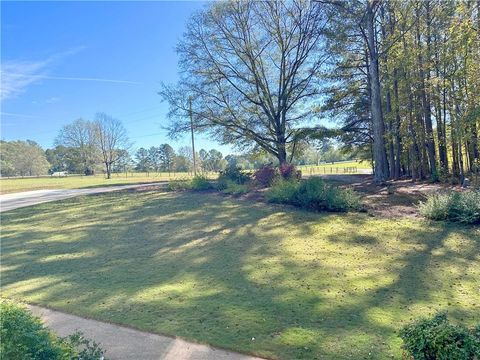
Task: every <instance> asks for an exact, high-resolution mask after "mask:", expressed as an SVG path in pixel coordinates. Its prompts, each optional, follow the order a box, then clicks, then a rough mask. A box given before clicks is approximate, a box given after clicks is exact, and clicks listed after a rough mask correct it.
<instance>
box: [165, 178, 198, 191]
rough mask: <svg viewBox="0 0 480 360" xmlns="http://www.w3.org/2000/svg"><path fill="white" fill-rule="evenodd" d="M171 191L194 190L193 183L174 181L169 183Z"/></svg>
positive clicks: (185, 180) (187, 180)
mask: <svg viewBox="0 0 480 360" xmlns="http://www.w3.org/2000/svg"><path fill="white" fill-rule="evenodd" d="M167 188H168V190H169V191H185V190H192V182H191V181H190V180H189V179H174V180H170V181H169V182H168V186H167Z"/></svg>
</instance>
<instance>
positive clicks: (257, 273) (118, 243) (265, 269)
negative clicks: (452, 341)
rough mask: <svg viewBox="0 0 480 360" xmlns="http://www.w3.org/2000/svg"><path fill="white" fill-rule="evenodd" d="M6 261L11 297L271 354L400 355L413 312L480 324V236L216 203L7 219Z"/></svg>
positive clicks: (109, 202)
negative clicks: (401, 332)
mask: <svg viewBox="0 0 480 360" xmlns="http://www.w3.org/2000/svg"><path fill="white" fill-rule="evenodd" d="M1 264H2V269H1V280H2V284H1V285H2V294H3V296H6V297H10V298H15V299H20V300H23V301H27V302H31V303H36V304H41V305H46V306H50V307H52V308H55V309H60V310H63V311H66V312H69V313H73V314H78V315H84V316H89V317H93V318H95V319H99V320H105V321H110V322H114V323H119V324H126V325H130V326H133V327H136V328H139V329H142V330H146V331H153V332H159V333H164V334H172V335H178V336H181V337H184V338H186V339H190V340H196V341H199V342H206V343H209V344H213V345H217V346H221V347H226V348H229V349H233V350H237V351H241V352H249V353H253V354H258V355H260V356H265V357H271V358H281V359H389V358H391V357H394V358H399V357H400V356H401V350H400V345H401V340H400V339H399V338H398V337H397V334H396V332H397V330H398V329H399V328H400V327H402V326H403V325H404V324H406V323H408V322H410V321H411V320H412V319H414V318H416V317H418V316H422V315H429V314H433V313H434V312H435V311H437V310H447V311H448V312H449V316H450V317H451V318H452V319H453V320H457V321H463V322H465V323H466V324H467V325H472V324H474V323H476V322H477V323H478V322H479V321H480V311H479V309H480V297H479V286H480V228H478V227H464V226H457V225H451V224H443V223H430V222H423V221H420V220H407V219H382V218H372V217H369V216H367V215H365V214H346V215H345V214H343V215H340V214H316V213H308V212H304V211H300V210H294V209H291V208H286V207H281V206H270V205H265V204H262V203H254V202H248V201H240V200H234V199H229V198H225V197H221V196H217V195H214V194H198V193H162V192H153V191H149V192H121V193H110V194H99V195H93V196H85V197H79V198H73V199H68V200H65V201H61V202H52V203H45V204H41V205H37V206H35V207H27V208H22V209H17V210H13V211H10V212H6V213H3V214H2V243H1ZM107 355H108V354H107Z"/></svg>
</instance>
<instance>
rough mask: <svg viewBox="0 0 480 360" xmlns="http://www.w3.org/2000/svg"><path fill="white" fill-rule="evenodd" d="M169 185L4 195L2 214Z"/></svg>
mask: <svg viewBox="0 0 480 360" xmlns="http://www.w3.org/2000/svg"><path fill="white" fill-rule="evenodd" d="M167 183H168V182H167V181H163V182H155V183H146V184H132V185H117V186H104V187H96V188H87V189H58V190H33V191H25V192H18V193H13V194H4V195H0V212H3V211H9V210H13V209H18V208H21V207H25V206H32V205H36V204H41V203H45V202H49V201H56V200H63V199H68V198H71V197H75V196H80V195H88V194H97V193H105V192H112V191H118V190H125V189H135V188H141V187H146V186H152V185H155V186H156V185H166V184H167Z"/></svg>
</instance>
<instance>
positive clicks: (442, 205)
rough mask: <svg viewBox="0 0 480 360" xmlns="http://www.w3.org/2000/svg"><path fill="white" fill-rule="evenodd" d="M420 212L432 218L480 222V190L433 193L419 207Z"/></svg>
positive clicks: (466, 222)
mask: <svg viewBox="0 0 480 360" xmlns="http://www.w3.org/2000/svg"><path fill="white" fill-rule="evenodd" d="M418 209H419V211H420V214H422V215H423V216H425V217H426V218H428V219H432V220H448V221H453V222H460V223H464V224H478V223H480V190H469V191H464V192H457V191H450V192H445V193H439V194H431V195H429V196H428V197H427V200H426V201H425V202H421V203H420V205H419V207H418Z"/></svg>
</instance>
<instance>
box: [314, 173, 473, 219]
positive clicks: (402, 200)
mask: <svg viewBox="0 0 480 360" xmlns="http://www.w3.org/2000/svg"><path fill="white" fill-rule="evenodd" d="M322 178H323V179H325V180H326V181H327V182H329V183H332V184H337V185H338V186H341V187H351V188H353V189H354V190H355V191H358V192H359V193H361V194H362V202H363V204H364V205H365V207H366V210H367V212H368V213H369V214H371V215H373V216H383V217H392V218H395V217H419V216H420V215H419V214H418V211H417V206H418V204H419V202H420V201H424V200H425V199H426V198H427V195H428V194H430V193H435V192H439V191H446V190H454V191H463V190H464V189H462V188H461V187H460V186H453V185H448V184H439V183H430V182H426V181H424V182H412V181H411V180H397V181H389V182H387V184H386V185H381V186H379V185H376V184H375V183H374V182H373V177H372V175H329V176H322Z"/></svg>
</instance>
